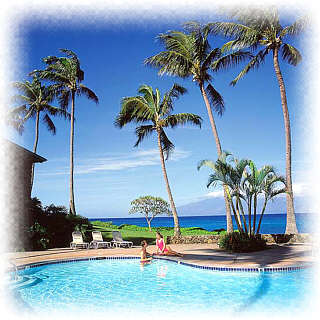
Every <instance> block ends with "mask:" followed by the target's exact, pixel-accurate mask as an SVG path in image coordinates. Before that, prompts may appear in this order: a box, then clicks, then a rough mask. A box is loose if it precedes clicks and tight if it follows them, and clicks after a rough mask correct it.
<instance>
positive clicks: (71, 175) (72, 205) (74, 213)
mask: <svg viewBox="0 0 320 320" xmlns="http://www.w3.org/2000/svg"><path fill="white" fill-rule="evenodd" d="M74 100H75V93H74V91H72V101H71V129H70V203H69V213H70V214H72V215H76V208H75V205H74V191H73V167H74V164H73V147H74V110H75V104H74Z"/></svg>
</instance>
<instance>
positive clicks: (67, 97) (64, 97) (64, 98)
mask: <svg viewBox="0 0 320 320" xmlns="http://www.w3.org/2000/svg"><path fill="white" fill-rule="evenodd" d="M57 99H58V102H59V105H60V107H61V108H62V109H64V110H67V109H68V106H69V103H70V101H71V92H70V91H69V90H65V89H63V90H61V91H60V92H59V93H58V97H57Z"/></svg>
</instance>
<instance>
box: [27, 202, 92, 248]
mask: <svg viewBox="0 0 320 320" xmlns="http://www.w3.org/2000/svg"><path fill="white" fill-rule="evenodd" d="M29 223H30V225H29V230H28V234H29V239H30V241H29V246H30V247H28V248H25V249H27V250H30V249H31V250H44V249H49V248H61V247H68V246H69V244H70V242H71V241H72V232H73V231H76V230H77V231H81V232H82V235H83V238H84V239H83V240H84V241H87V242H90V241H91V234H90V231H91V230H92V225H91V223H90V222H89V220H88V218H86V217H82V216H79V215H76V216H73V215H69V214H68V210H67V208H66V207H64V206H55V205H53V204H51V205H49V206H45V207H43V206H42V204H41V202H40V200H39V199H37V198H32V199H31V202H30V207H29ZM27 243H28V242H27Z"/></svg>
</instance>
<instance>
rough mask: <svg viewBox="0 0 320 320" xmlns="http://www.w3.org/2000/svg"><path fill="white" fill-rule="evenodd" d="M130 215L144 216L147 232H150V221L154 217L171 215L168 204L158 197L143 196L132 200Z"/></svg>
mask: <svg viewBox="0 0 320 320" xmlns="http://www.w3.org/2000/svg"><path fill="white" fill-rule="evenodd" d="M132 213H141V214H143V215H144V216H145V218H146V220H147V223H148V227H149V231H151V221H152V220H153V219H154V217H156V216H158V215H161V214H167V215H168V216H170V215H172V212H171V210H170V205H169V203H168V202H167V201H165V200H163V199H162V198H160V197H153V196H144V197H140V198H138V199H135V200H133V201H132V202H131V209H130V211H129V214H132Z"/></svg>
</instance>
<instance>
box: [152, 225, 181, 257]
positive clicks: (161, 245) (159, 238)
mask: <svg viewBox="0 0 320 320" xmlns="http://www.w3.org/2000/svg"><path fill="white" fill-rule="evenodd" d="M156 246H157V252H156V254H159V255H165V256H178V257H183V254H181V253H179V252H176V251H173V250H172V249H171V248H170V247H169V246H167V245H166V243H165V242H164V239H163V235H162V234H161V233H160V232H158V231H157V233H156Z"/></svg>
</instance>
